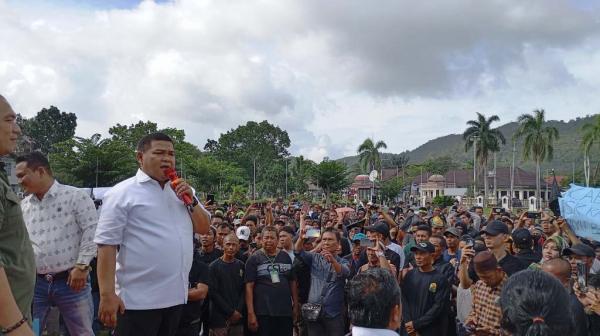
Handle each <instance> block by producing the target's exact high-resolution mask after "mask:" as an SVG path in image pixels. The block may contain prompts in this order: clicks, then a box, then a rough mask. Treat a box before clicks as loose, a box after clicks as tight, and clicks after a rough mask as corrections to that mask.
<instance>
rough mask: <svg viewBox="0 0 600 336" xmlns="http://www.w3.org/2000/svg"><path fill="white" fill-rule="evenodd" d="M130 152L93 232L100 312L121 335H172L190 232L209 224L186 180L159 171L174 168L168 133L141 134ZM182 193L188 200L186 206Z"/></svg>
mask: <svg viewBox="0 0 600 336" xmlns="http://www.w3.org/2000/svg"><path fill="white" fill-rule="evenodd" d="M136 159H137V161H138V164H139V166H140V169H139V170H138V171H137V173H136V175H135V176H134V177H131V178H129V179H127V180H125V181H123V182H121V183H118V184H117V185H116V186H114V187H112V188H111V189H110V190H109V191H108V192H107V193H106V194H105V195H104V198H103V200H102V201H103V204H102V212H101V214H100V220H99V221H98V226H97V229H96V237H95V239H94V241H95V242H96V243H97V244H98V284H99V287H100V308H99V316H100V320H101V321H102V322H103V323H104V324H106V325H107V326H109V327H115V326H116V331H117V333H118V334H119V335H120V336H127V335H147V336H153V335H161V336H162V335H165V336H169V335H174V334H175V332H176V331H177V327H178V325H179V319H180V316H181V312H182V310H183V305H184V304H185V303H186V302H187V298H188V286H189V283H188V276H189V272H190V269H191V266H192V260H193V251H194V245H193V238H194V232H195V233H200V234H202V233H205V232H207V231H208V228H209V226H210V214H209V213H208V212H207V211H206V210H205V209H204V208H203V207H202V205H200V203H199V202H198V199H196V198H195V197H194V193H193V191H192V188H191V186H190V185H189V184H187V183H186V182H185V181H184V180H182V179H178V180H177V181H174V182H171V181H170V180H169V177H168V176H167V175H166V170H167V169H174V168H175V148H174V145H173V140H171V138H170V137H169V136H168V135H166V134H164V133H153V134H149V135H146V136H144V137H143V138H142V139H141V140H140V142H139V143H138V148H137V153H136ZM185 195H187V196H185ZM184 197H186V198H187V197H189V198H192V199H193V203H192V204H190V205H189V207H188V206H186V205H185V203H184V202H183V201H182V199H183V198H184ZM159 247H160V248H159ZM115 273H116V274H115ZM115 275H116V276H115ZM115 282H116V283H115ZM148 293H152V295H148ZM119 313H120V314H119ZM117 316H118V318H117Z"/></svg>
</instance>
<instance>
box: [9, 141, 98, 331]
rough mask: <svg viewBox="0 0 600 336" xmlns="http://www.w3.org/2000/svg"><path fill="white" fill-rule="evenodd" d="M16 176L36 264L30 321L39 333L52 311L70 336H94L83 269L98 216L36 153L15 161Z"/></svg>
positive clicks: (79, 192) (86, 274)
mask: <svg viewBox="0 0 600 336" xmlns="http://www.w3.org/2000/svg"><path fill="white" fill-rule="evenodd" d="M15 171H16V176H17V179H18V181H19V184H20V185H21V187H22V188H23V190H25V192H27V193H29V196H27V197H26V198H25V199H24V200H23V201H22V202H21V209H22V211H23V219H24V220H25V225H26V226H27V231H29V237H30V239H31V243H32V245H33V252H34V254H35V264H36V272H37V277H36V285H35V294H34V298H33V318H34V319H39V320H40V327H41V329H42V330H43V329H44V327H45V324H46V318H47V317H48V313H49V312H50V307H51V306H53V305H55V306H57V307H58V309H59V311H60V313H61V315H62V317H63V320H64V321H65V324H66V326H67V329H68V330H69V333H70V334H71V335H94V333H93V331H92V321H93V314H94V308H93V302H92V294H91V287H90V282H89V271H90V266H89V263H90V261H91V260H92V258H94V256H95V255H96V244H94V242H93V238H94V233H95V231H96V224H97V222H98V215H97V213H96V207H95V206H94V201H93V200H92V199H91V198H90V196H89V195H88V194H87V193H86V192H85V191H83V190H81V189H78V188H75V187H71V186H67V185H63V184H60V183H58V181H56V180H55V179H54V177H53V175H52V170H51V169H50V164H49V163H48V159H46V157H45V156H44V155H43V154H42V153H40V152H32V153H29V154H27V155H24V156H20V157H18V158H17V165H16V169H15Z"/></svg>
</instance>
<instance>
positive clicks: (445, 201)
mask: <svg viewBox="0 0 600 336" xmlns="http://www.w3.org/2000/svg"><path fill="white" fill-rule="evenodd" d="M431 203H432V204H434V205H438V206H441V207H448V206H451V205H452V204H454V198H453V197H451V196H436V197H434V198H433V200H431Z"/></svg>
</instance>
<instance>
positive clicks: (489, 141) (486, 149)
mask: <svg viewBox="0 0 600 336" xmlns="http://www.w3.org/2000/svg"><path fill="white" fill-rule="evenodd" d="M496 121H500V118H499V117H498V116H497V115H493V116H491V117H489V118H486V117H485V116H484V115H483V114H481V113H479V112H477V120H469V121H467V125H468V126H469V127H468V128H467V129H466V130H465V131H464V133H463V140H465V152H467V151H469V150H470V149H471V148H473V146H476V153H475V156H476V157H477V164H476V163H475V162H474V163H473V164H475V165H478V166H479V171H480V172H483V177H484V178H483V188H484V196H485V197H484V198H485V200H486V201H487V195H488V179H487V169H488V159H489V155H490V153H494V152H498V151H500V144H501V143H502V144H503V145H504V144H506V139H505V138H504V135H503V134H502V132H500V130H499V129H498V128H492V123H493V122H496ZM476 141H477V144H475V142H476ZM473 183H475V181H473ZM476 196H477V195H474V197H476Z"/></svg>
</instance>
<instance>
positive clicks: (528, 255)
mask: <svg viewBox="0 0 600 336" xmlns="http://www.w3.org/2000/svg"><path fill="white" fill-rule="evenodd" d="M515 257H516V258H517V259H519V261H520V262H521V264H523V265H524V266H525V267H529V265H531V264H533V263H538V262H540V260H542V255H541V254H538V253H536V252H534V251H533V250H530V249H523V250H520V251H519V253H517V254H516V255H515Z"/></svg>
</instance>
